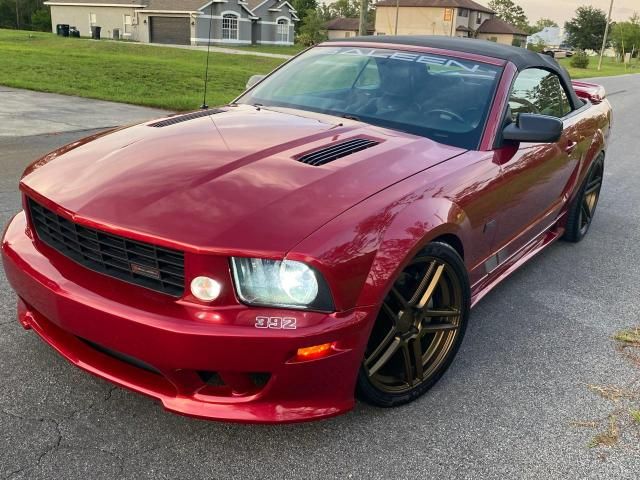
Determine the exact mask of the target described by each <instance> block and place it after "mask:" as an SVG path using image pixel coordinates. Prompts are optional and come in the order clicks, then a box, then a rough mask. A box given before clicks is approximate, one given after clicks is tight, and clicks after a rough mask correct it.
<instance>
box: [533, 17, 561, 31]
mask: <svg viewBox="0 0 640 480" xmlns="http://www.w3.org/2000/svg"><path fill="white" fill-rule="evenodd" d="M557 26H558V24H557V23H556V22H554V21H553V20H551V19H550V18H541V19H540V20H538V21H537V22H536V23H534V24H533V25H532V26H531V28H532V29H533V30H534V33H536V32H540V31H542V30H544V29H545V28H547V27H557Z"/></svg>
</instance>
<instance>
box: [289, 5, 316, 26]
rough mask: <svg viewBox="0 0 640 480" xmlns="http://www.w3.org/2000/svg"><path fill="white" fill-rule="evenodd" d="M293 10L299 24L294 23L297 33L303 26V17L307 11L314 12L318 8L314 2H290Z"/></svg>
mask: <svg viewBox="0 0 640 480" xmlns="http://www.w3.org/2000/svg"><path fill="white" fill-rule="evenodd" d="M291 4H292V5H293V8H295V9H296V12H297V14H298V18H299V19H300V21H299V22H296V32H299V31H300V29H301V28H302V26H303V25H304V17H305V16H306V15H307V12H308V11H309V10H316V9H317V8H318V2H317V1H316V0H293V1H292V2H291Z"/></svg>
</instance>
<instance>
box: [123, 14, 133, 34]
mask: <svg viewBox="0 0 640 480" xmlns="http://www.w3.org/2000/svg"><path fill="white" fill-rule="evenodd" d="M123 31H124V33H125V34H127V33H131V15H125V16H124V30H123Z"/></svg>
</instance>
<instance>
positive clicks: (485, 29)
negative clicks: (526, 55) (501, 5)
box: [476, 18, 527, 47]
mask: <svg viewBox="0 0 640 480" xmlns="http://www.w3.org/2000/svg"><path fill="white" fill-rule="evenodd" d="M476 38H480V39H482V40H491V41H492V42H497V43H504V44H506V45H515V46H516V47H524V46H526V44H527V34H526V33H525V32H523V31H522V30H520V29H519V28H518V27H516V26H514V25H511V24H510V23H507V22H505V21H503V20H500V19H499V18H492V19H490V20H487V21H486V22H483V24H482V25H480V27H479V28H478V30H476Z"/></svg>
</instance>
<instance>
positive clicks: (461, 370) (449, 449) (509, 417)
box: [0, 75, 640, 480]
mask: <svg viewBox="0 0 640 480" xmlns="http://www.w3.org/2000/svg"><path fill="white" fill-rule="evenodd" d="M602 83H603V84H604V85H605V86H606V87H607V89H608V91H609V92H611V93H612V96H611V97H610V98H611V102H612V103H613V106H614V108H615V132H614V135H613V139H612V145H611V148H610V150H609V153H608V157H607V161H606V177H605V183H604V188H603V191H602V197H601V200H600V205H599V208H598V212H597V214H596V218H595V221H594V224H593V226H592V230H591V232H590V234H589V236H588V238H587V239H585V240H584V241H583V242H582V243H580V244H578V245H569V244H564V243H557V244H555V245H554V246H552V247H551V248H550V249H548V250H546V251H545V252H544V253H542V254H541V255H539V256H538V257H536V259H534V260H533V261H532V262H530V263H529V264H528V265H526V266H525V267H524V268H522V269H521V270H520V271H518V272H517V273H516V274H515V275H513V277H512V278H510V279H509V280H508V281H507V282H505V283H503V284H502V285H501V286H499V287H498V288H497V289H496V290H494V291H493V292H492V293H491V294H490V295H488V297H487V298H486V299H484V300H483V301H482V302H481V303H480V304H479V305H478V306H477V308H476V309H475V310H474V311H473V313H472V318H471V323H470V326H469V329H468V331H467V336H466V338H465V341H464V344H463V346H462V348H461V350H460V352H459V354H458V357H457V359H456V361H455V362H454V364H453V366H452V367H451V369H450V370H449V372H448V373H447V374H446V375H445V377H444V378H443V379H442V381H440V383H439V384H438V385H437V386H436V387H434V388H433V389H432V390H431V391H430V392H429V393H428V394H427V395H426V396H424V397H422V398H421V399H419V400H418V401H416V402H414V403H413V404H411V405H408V406H405V407H402V408H398V409H394V410H385V409H379V408H373V407H369V406H366V405H363V404H359V405H357V407H356V409H355V410H354V411H353V412H351V413H349V414H347V415H344V416H341V417H337V418H334V419H330V420H326V421H321V422H317V423H309V424H299V425H286V426H269V427H265V426H246V425H236V424H224V423H214V422H206V421H199V420H193V419H189V418H184V417H180V416H177V415H173V414H169V413H166V412H164V411H163V410H162V408H161V407H160V406H159V405H158V404H156V403H155V402H154V401H153V400H151V399H148V398H146V397H143V396H141V395H137V394H134V393H130V392H128V391H125V390H122V389H120V388H114V387H113V386H111V385H110V384H108V383H107V382H104V381H102V380H99V379H96V378H94V377H92V376H90V375H88V374H86V373H84V372H82V371H80V370H78V369H76V368H75V367H73V366H71V365H69V364H68V363H67V362H66V361H64V360H63V359H62V358H60V357H59V356H58V355H57V354H55V353H54V352H53V351H52V349H51V348H49V347H48V346H47V345H45V344H44V343H43V342H42V341H40V340H39V338H38V337H37V335H36V334H34V333H32V332H26V331H24V330H22V328H21V327H20V326H19V325H18V324H17V323H16V321H15V311H14V308H15V297H14V294H13V292H12V291H11V290H10V289H9V286H8V285H7V282H6V279H5V278H4V276H3V273H2V271H1V270H0V478H12V479H18V478H20V479H39V478H59V479H87V478H91V479H92V480H99V479H103V478H104V479H116V478H136V479H138V480H142V479H158V480H159V479H172V480H173V479H176V478H190V479H205V478H278V479H281V478H306V479H309V478H368V479H369V478H370V479H374V478H380V479H383V478H384V479H386V478H392V477H397V478H421V479H430V478H434V479H435V478H438V479H439V478H477V479H490V478H491V479H493V478H495V479H513V478H544V479H559V478H567V479H577V478H580V479H583V478H594V479H595V478H598V479H623V478H628V479H631V478H634V479H637V478H638V475H639V472H640V425H635V426H633V425H631V422H630V421H629V418H628V415H627V414H626V413H625V412H626V410H627V408H628V400H624V399H622V400H618V401H617V402H613V401H610V400H607V399H605V398H603V397H602V396H600V395H598V394H597V393H596V392H595V391H594V390H593V389H592V388H589V385H596V386H616V387H619V388H624V389H626V390H628V391H635V392H636V393H637V392H640V369H639V368H638V367H637V366H633V365H632V364H631V363H629V362H627V361H626V360H625V359H623V358H622V357H621V356H620V355H619V354H618V353H616V351H615V344H614V342H613V340H612V338H611V337H612V335H613V334H614V333H615V332H616V331H617V330H619V329H621V328H624V327H628V326H632V325H637V324H639V323H640V320H639V319H638V314H639V311H640V301H639V298H640V282H639V281H638V278H639V277H640V266H639V265H640V263H639V262H638V258H640V242H638V238H639V235H638V234H639V230H640V227H639V225H640V209H639V208H638V205H640V168H639V164H638V161H639V160H638V151H640V138H639V137H640V136H639V131H638V120H639V115H640V114H639V113H638V112H640V75H637V76H634V77H631V76H628V77H618V78H610V79H603V80H602ZM0 90H1V89H0ZM67 101H68V102H71V103H70V105H73V102H74V101H75V100H74V99H67ZM1 105H3V102H2V99H1V98H0V109H2V106H1ZM137 113H141V112H137ZM148 113H149V114H151V113H152V112H148ZM0 114H1V112H0ZM122 118H123V123H127V122H128V121H129V120H130V118H127V117H126V116H123V117H122ZM83 124H84V125H85V126H87V127H91V126H96V125H91V124H90V123H88V122H83ZM4 127H5V126H4V125H2V124H0V132H2V129H3V128H4ZM87 133H88V132H75V133H74V132H67V133H62V134H56V135H37V136H30V137H15V136H5V137H2V136H0V173H1V175H0V224H4V223H6V222H7V221H8V219H9V217H10V216H11V214H13V213H14V212H15V211H17V210H18V208H19V200H18V193H17V190H16V185H17V181H18V178H19V175H20V172H21V171H22V169H23V168H24V166H25V165H27V163H29V162H30V161H31V160H32V159H33V158H35V157H36V156H38V155H40V154H41V153H45V152H46V151H48V150H51V149H52V148H54V147H55V146H57V145H61V144H63V143H66V142H69V141H72V140H73V139H76V138H78V137H81V136H83V135H86V134H87ZM638 403H640V402H638ZM638 403H637V404H638ZM612 412H616V413H617V417H616V425H617V427H618V429H619V435H620V440H619V442H618V443H617V444H616V445H615V446H613V447H594V448H589V446H588V445H589V443H590V442H591V440H592V439H593V438H594V436H595V435H596V434H598V433H599V432H601V431H603V430H604V429H605V428H606V426H607V422H608V416H609V415H610V414H611V413H612ZM590 422H593V423H590Z"/></svg>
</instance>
